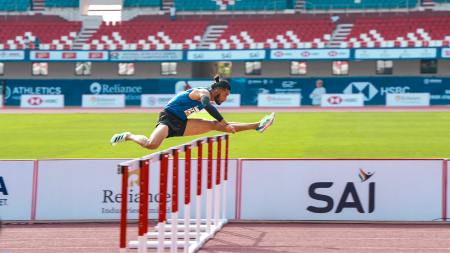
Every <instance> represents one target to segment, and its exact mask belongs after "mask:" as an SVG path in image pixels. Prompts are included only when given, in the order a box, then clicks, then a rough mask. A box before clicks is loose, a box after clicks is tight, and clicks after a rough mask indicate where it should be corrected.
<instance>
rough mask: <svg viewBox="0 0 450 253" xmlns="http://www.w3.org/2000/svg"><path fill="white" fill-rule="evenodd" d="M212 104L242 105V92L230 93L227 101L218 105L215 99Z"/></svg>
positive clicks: (221, 105) (221, 106)
mask: <svg viewBox="0 0 450 253" xmlns="http://www.w3.org/2000/svg"><path fill="white" fill-rule="evenodd" d="M211 104H212V105H214V106H216V107H218V108H225V107H241V94H230V95H228V97H227V101H225V102H223V103H222V104H220V105H218V104H216V103H215V102H214V101H211Z"/></svg>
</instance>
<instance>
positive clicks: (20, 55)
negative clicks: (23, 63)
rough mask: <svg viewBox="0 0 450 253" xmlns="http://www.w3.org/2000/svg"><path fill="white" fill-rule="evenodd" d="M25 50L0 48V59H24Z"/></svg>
mask: <svg viewBox="0 0 450 253" xmlns="http://www.w3.org/2000/svg"><path fill="white" fill-rule="evenodd" d="M24 59H25V51H23V50H0V60H24Z"/></svg>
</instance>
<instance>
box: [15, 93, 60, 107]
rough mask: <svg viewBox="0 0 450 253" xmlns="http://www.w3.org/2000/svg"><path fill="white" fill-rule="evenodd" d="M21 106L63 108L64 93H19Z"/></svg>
mask: <svg viewBox="0 0 450 253" xmlns="http://www.w3.org/2000/svg"><path fill="white" fill-rule="evenodd" d="M20 107H21V108H64V95H37V94H34V95H21V96H20Z"/></svg>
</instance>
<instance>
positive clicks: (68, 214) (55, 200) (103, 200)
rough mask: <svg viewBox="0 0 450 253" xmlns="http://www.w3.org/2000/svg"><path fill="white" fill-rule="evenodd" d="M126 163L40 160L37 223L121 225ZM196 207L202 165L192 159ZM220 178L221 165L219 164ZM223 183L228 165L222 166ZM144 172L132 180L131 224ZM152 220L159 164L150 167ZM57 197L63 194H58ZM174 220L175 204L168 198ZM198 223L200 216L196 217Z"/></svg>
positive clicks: (230, 200) (231, 206)
mask: <svg viewBox="0 0 450 253" xmlns="http://www.w3.org/2000/svg"><path fill="white" fill-rule="evenodd" d="M123 161H125V160H40V161H39V177H38V178H39V183H38V189H37V212H36V219H37V220H72V219H119V218H120V203H121V178H122V177H121V175H118V174H117V165H118V164H119V163H120V162H123ZM191 163H192V165H191V167H192V171H191V181H192V183H191V185H192V186H191V194H192V195H191V203H192V205H194V206H195V203H196V201H195V200H196V178H197V161H196V160H194V159H192V162H191ZM228 164H229V170H228V173H229V180H228V192H227V217H228V218H230V219H234V218H235V200H236V167H237V160H229V162H228ZM213 166H214V167H213V168H214V169H213V171H214V173H213V174H214V178H215V161H214V164H213ZM206 168H207V161H206V160H204V163H203V174H202V177H203V181H202V183H203V189H204V194H203V200H202V202H203V216H205V215H206V205H205V204H206V177H207V171H206ZM169 171H170V172H169V177H168V178H169V184H168V189H169V190H168V192H169V193H170V192H171V189H172V188H171V187H172V183H171V182H172V160H171V162H170V163H169ZM222 177H223V164H222ZM179 180H180V181H179V182H180V184H179V196H180V200H179V213H181V215H183V213H184V208H183V205H184V197H183V196H184V159H180V173H179ZM138 181H139V170H135V171H134V172H132V173H130V175H129V177H128V182H129V185H128V186H129V188H128V189H129V191H128V193H129V194H130V195H132V198H129V200H130V199H131V202H130V203H129V205H128V210H129V211H128V212H129V215H128V218H129V219H137V218H138V216H137V215H138V210H139V207H138V204H139V198H138V196H139V186H138V185H137V182H138ZM149 185H150V191H149V193H150V196H149V218H150V219H156V218H157V214H158V203H159V195H158V192H159V163H152V164H151V165H150V181H149ZM55 193H57V194H55ZM168 200H169V202H168V204H167V207H168V217H170V214H169V213H170V207H171V203H172V201H171V198H170V196H169V198H168ZM191 214H192V218H194V217H195V213H193V212H192V213H191Z"/></svg>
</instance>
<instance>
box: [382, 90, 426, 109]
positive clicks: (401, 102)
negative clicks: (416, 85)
mask: <svg viewBox="0 0 450 253" xmlns="http://www.w3.org/2000/svg"><path fill="white" fill-rule="evenodd" d="M386 106H430V93H400V94H387V95H386Z"/></svg>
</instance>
